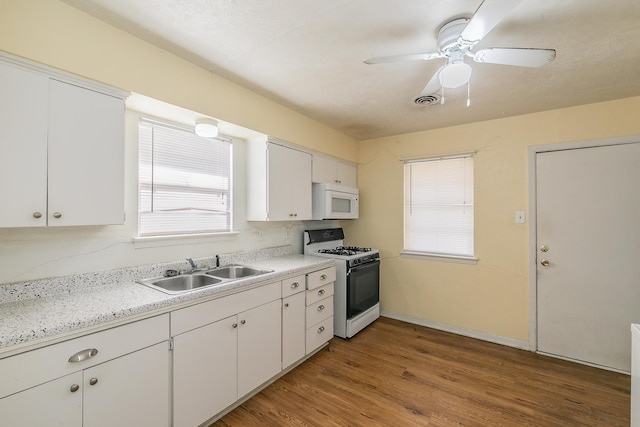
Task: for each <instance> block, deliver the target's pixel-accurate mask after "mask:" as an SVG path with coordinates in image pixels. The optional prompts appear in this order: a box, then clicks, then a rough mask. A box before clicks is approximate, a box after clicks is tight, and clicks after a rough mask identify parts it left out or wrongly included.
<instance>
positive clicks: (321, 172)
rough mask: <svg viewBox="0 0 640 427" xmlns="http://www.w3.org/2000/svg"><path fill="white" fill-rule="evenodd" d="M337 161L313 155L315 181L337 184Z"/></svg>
mask: <svg viewBox="0 0 640 427" xmlns="http://www.w3.org/2000/svg"><path fill="white" fill-rule="evenodd" d="M336 179H337V178H336V161H335V160H333V159H330V158H328V157H324V156H318V155H314V156H313V182H322V183H328V184H337V182H336Z"/></svg>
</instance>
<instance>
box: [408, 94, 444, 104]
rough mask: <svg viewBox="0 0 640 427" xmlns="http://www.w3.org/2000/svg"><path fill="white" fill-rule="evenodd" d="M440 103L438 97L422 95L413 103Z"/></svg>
mask: <svg viewBox="0 0 640 427" xmlns="http://www.w3.org/2000/svg"><path fill="white" fill-rule="evenodd" d="M439 101H440V97H439V96H438V95H421V96H418V97H417V98H414V99H413V103H414V104H416V105H433V104H437V103H438V102H439Z"/></svg>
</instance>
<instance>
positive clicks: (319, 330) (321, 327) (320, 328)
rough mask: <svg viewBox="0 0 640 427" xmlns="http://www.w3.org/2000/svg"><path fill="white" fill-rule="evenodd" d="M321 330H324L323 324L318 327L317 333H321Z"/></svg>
mask: <svg viewBox="0 0 640 427" xmlns="http://www.w3.org/2000/svg"><path fill="white" fill-rule="evenodd" d="M323 332H324V326H320V327H319V328H318V333H319V334H321V333H323Z"/></svg>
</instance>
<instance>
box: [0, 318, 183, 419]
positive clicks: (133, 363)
mask: <svg viewBox="0 0 640 427" xmlns="http://www.w3.org/2000/svg"><path fill="white" fill-rule="evenodd" d="M168 338H169V316H168V315H164V316H159V317H155V318H151V319H147V320H142V321H139V322H135V323H131V324H129V325H125V326H120V327H117V328H113V329H109V330H106V331H102V332H97V333H95V334H91V335H87V336H84V337H80V338H76V339H72V340H69V341H65V342H62V343H59V344H54V345H52V346H49V347H44V348H41V349H37V350H33V351H30V352H26V353H22V354H19V355H16V356H12V357H8V358H6V359H2V360H0V378H2V379H3V381H2V385H0V396H5V397H3V398H1V399H0V424H1V425H6V426H12V427H27V426H35V425H56V426H72V427H75V426H78V427H79V426H84V427H100V426H115V425H118V426H146V425H148V426H154V427H156V426H169V423H170V417H169V413H170V408H169V403H170V400H169V396H170V393H169V386H170V382H169V380H170V377H169V366H170V365H169V341H168ZM154 342H155V343H156V344H154ZM93 350H95V351H93ZM74 355H79V356H78V357H77V358H76V359H77V360H75V361H72V360H73V359H72V360H70V358H71V357H72V356H74Z"/></svg>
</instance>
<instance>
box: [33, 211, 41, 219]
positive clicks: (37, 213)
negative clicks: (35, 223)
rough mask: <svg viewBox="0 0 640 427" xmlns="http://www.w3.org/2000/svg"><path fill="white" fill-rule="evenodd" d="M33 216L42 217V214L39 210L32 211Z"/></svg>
mask: <svg viewBox="0 0 640 427" xmlns="http://www.w3.org/2000/svg"><path fill="white" fill-rule="evenodd" d="M33 217H34V218H42V214H41V213H40V212H34V213H33Z"/></svg>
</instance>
